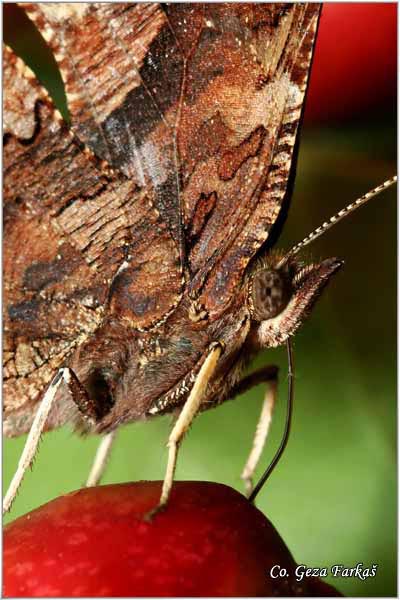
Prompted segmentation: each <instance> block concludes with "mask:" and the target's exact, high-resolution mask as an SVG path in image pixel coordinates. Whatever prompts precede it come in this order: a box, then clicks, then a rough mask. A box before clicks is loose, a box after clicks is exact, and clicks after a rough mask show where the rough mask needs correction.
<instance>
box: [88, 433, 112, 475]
mask: <svg viewBox="0 0 400 600" xmlns="http://www.w3.org/2000/svg"><path fill="white" fill-rule="evenodd" d="M116 435H117V430H116V429H115V430H114V431H111V432H110V433H106V435H104V436H103V438H102V439H101V442H100V444H99V446H98V448H97V451H96V456H95V457H94V461H93V464H92V468H91V469H90V473H89V476H88V478H87V481H86V487H94V486H95V485H97V484H98V483H99V482H100V480H101V478H102V477H103V475H104V471H105V469H106V466H107V462H108V459H109V458H110V454H111V450H112V447H113V444H114V441H115V438H116Z"/></svg>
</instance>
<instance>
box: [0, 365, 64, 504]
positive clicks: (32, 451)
mask: <svg viewBox="0 0 400 600" xmlns="http://www.w3.org/2000/svg"><path fill="white" fill-rule="evenodd" d="M70 379H71V376H70V370H69V369H68V368H62V369H60V370H59V371H58V373H57V374H56V375H55V377H54V378H53V380H52V382H51V383H50V385H49V387H48V388H47V390H46V392H45V394H44V396H43V399H42V401H41V402H40V405H39V408H38V411H37V413H36V415H35V418H34V420H33V423H32V426H31V429H30V431H29V434H28V438H27V440H26V442H25V446H24V449H23V451H22V454H21V458H20V459H19V463H18V467H17V470H16V472H15V474H14V477H13V478H12V480H11V483H10V485H9V487H8V490H7V493H6V495H5V497H4V501H3V513H5V512H7V511H8V510H9V509H10V507H11V504H12V503H13V501H14V498H15V496H16V495H17V492H18V489H19V486H20V485H21V482H22V479H23V478H24V475H25V473H26V471H27V469H28V468H29V467H30V465H31V464H32V461H33V459H34V457H35V455H36V452H37V448H38V445H39V441H40V436H41V435H42V433H43V429H44V427H45V424H46V421H47V417H48V416H49V413H50V410H51V408H52V406H53V403H54V398H55V396H56V393H57V390H58V388H59V387H60V385H61V383H62V382H63V381H64V382H65V383H67V385H69V382H70Z"/></svg>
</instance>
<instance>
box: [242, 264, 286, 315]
mask: <svg viewBox="0 0 400 600" xmlns="http://www.w3.org/2000/svg"><path fill="white" fill-rule="evenodd" d="M290 291H291V290H290V285H289V283H288V281H287V280H286V278H284V277H283V275H282V274H281V273H280V272H279V271H272V270H270V269H265V270H264V271H259V272H258V273H256V274H255V275H254V277H253V282H252V289H251V302H252V305H253V317H254V319H256V320H258V321H265V320H267V319H272V318H273V317H276V316H277V315H279V313H281V312H282V311H283V310H284V308H285V307H286V306H287V304H288V302H289V300H290Z"/></svg>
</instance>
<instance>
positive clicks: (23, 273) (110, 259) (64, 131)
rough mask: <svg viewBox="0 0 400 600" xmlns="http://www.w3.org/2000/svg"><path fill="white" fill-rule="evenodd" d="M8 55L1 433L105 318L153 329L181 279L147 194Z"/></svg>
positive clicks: (18, 427) (23, 418)
mask: <svg viewBox="0 0 400 600" xmlns="http://www.w3.org/2000/svg"><path fill="white" fill-rule="evenodd" d="M3 56H4V65H3V75H4V78H3V84H4V155H3V159H4V190H3V191H4V245H3V256H4V261H3V268H4V271H3V272H4V287H3V291H4V294H3V307H4V333H5V340H4V378H5V382H4V407H5V431H6V433H7V434H9V435H17V434H19V433H22V432H23V431H26V430H27V429H28V428H29V425H30V422H31V419H32V416H33V414H34V410H35V404H36V402H37V400H38V399H39V398H40V396H41V394H42V392H43V390H44V388H45V386H46V385H47V384H48V382H49V381H50V380H51V378H52V376H53V375H54V374H55V372H56V369H57V368H58V367H59V366H60V365H61V364H63V363H64V362H65V361H66V360H67V358H68V357H69V355H70V354H71V352H72V351H73V350H74V349H75V348H76V347H77V346H78V345H79V344H81V343H82V342H83V341H84V340H85V339H87V337H88V336H90V335H91V334H92V333H93V332H94V331H95V330H96V328H97V327H98V326H99V325H100V323H101V322H102V320H103V318H104V313H105V312H107V313H108V314H111V315H112V316H114V317H116V318H119V319H122V320H124V321H126V322H127V324H128V326H130V327H136V328H140V327H148V326H151V325H153V324H154V323H157V322H158V321H159V320H160V319H162V318H163V317H164V316H165V314H167V312H168V311H169V310H170V309H171V307H173V306H174V303H176V302H177V299H178V292H179V288H180V286H181V278H180V274H179V270H178V269H177V268H176V264H177V262H179V261H178V255H177V251H176V244H175V243H174V241H173V239H172V237H171V235H170V233H169V231H168V229H167V227H166V226H165V224H164V223H163V222H162V220H161V219H160V217H159V215H158V214H157V212H156V211H155V210H154V208H153V206H152V203H151V199H150V198H149V197H148V196H147V195H146V190H138V189H137V187H136V185H135V183H134V182H132V181H130V180H128V179H126V178H125V177H123V176H121V175H119V174H114V173H113V172H112V171H110V170H109V169H107V168H105V167H104V165H103V164H101V162H100V161H99V160H98V159H96V158H95V157H94V156H93V155H92V154H91V152H90V151H89V150H88V149H87V148H85V147H84V146H83V145H82V143H81V142H80V141H79V140H77V139H76V137H75V136H74V135H73V134H71V133H70V132H69V130H68V127H67V126H66V124H65V123H64V122H63V121H62V119H61V116H60V115H59V113H57V111H56V110H55V108H54V106H53V104H52V102H51V100H50V99H49V97H48V96H47V94H46V92H45V91H44V90H43V89H42V88H41V86H40V85H39V83H38V82H37V80H36V79H35V77H34V75H33V73H32V72H31V71H30V70H29V69H28V68H27V67H26V66H25V65H24V64H23V62H22V61H21V60H20V59H18V58H17V57H16V56H15V55H14V54H13V52H12V51H11V50H10V49H8V48H5V50H4V55H3ZM132 273H134V274H135V277H134V278H133V277H132ZM155 274H156V275H157V278H156V277H155ZM127 293H128V296H129V301H128V302H125V296H126V295H127ZM159 293H160V294H161V298H159V297H158V294H159ZM145 294H147V296H146V295H145ZM147 298H150V301H148V300H147ZM152 299H154V301H153V302H152ZM106 309H107V311H106ZM60 410H61V412H60V415H59V420H60V421H62V420H64V419H65V415H63V414H62V412H63V411H62V409H60ZM56 424H57V423H56V421H54V422H53V426H55V425H56Z"/></svg>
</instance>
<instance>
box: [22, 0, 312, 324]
mask: <svg viewBox="0 0 400 600" xmlns="http://www.w3.org/2000/svg"><path fill="white" fill-rule="evenodd" d="M24 7H25V10H27V12H28V15H29V16H30V17H31V18H32V19H33V20H34V21H35V23H36V24H37V26H38V27H39V29H40V30H41V31H42V33H43V35H44V37H45V38H46V40H47V41H48V43H49V44H50V46H51V47H52V49H53V51H54V53H55V57H56V59H57V61H58V64H59V66H60V70H61V73H62V76H63V79H64V82H65V86H66V92H67V97H68V103H69V108H70V112H71V120H72V126H73V129H74V131H75V132H76V134H77V136H78V137H79V138H80V139H82V140H83V141H84V142H85V143H87V144H88V145H89V147H90V148H91V149H92V150H93V151H94V152H95V153H96V155H98V156H100V157H102V158H104V159H106V160H107V161H108V162H109V163H110V164H111V165H112V166H113V167H115V168H118V169H120V170H121V171H122V172H123V173H125V174H126V175H127V176H129V177H130V178H133V179H134V180H135V181H136V182H137V184H138V185H139V186H142V185H143V184H144V182H147V183H149V182H151V184H152V186H153V188H154V197H155V200H154V201H155V205H156V207H157V210H158V211H159V213H160V214H161V217H162V219H163V220H164V222H165V223H166V224H167V225H168V227H169V230H170V231H171V234H172V236H173V238H174V240H175V242H176V243H177V246H178V248H179V254H180V258H181V266H182V265H185V267H186V275H187V284H188V287H189V291H190V294H191V296H192V298H198V299H199V300H200V301H201V303H202V304H203V305H204V306H205V308H206V310H207V311H208V312H209V315H210V318H211V319H213V318H217V317H218V316H219V315H220V314H221V312H222V311H224V310H226V308H227V306H228V304H229V302H230V300H231V299H232V297H233V295H234V293H235V289H236V288H237V286H238V285H239V283H240V281H241V279H242V277H243V272H244V269H245V267H246V265H247V264H248V262H249V261H250V259H251V258H252V257H253V256H254V254H255V253H256V252H257V251H258V250H259V248H260V247H261V246H262V245H263V244H264V243H265V241H266V239H267V238H268V236H269V234H270V231H271V228H272V226H273V225H274V223H275V222H276V221H277V218H278V215H279V213H280V210H281V207H282V204H283V200H284V197H285V191H286V189H287V183H288V177H289V172H290V168H291V164H292V159H293V149H294V146H295V141H296V135H297V130H298V124H299V121H300V116H301V112H302V106H303V100H304V95H305V90H306V84H307V78H308V73H309V69H310V62H311V57H312V50H313V44H314V39H315V35H316V29H317V22H318V16H319V11H320V6H319V5H318V4H301V3H296V4H290V3H285V4H284V3H282V4H279V3H265V4H243V3H236V4H235V3H208V4H197V3H187V4H178V3H173V4H160V5H158V4H153V3H151V4H127V3H120V4H119V3H116V4H114V3H84V4H72V3H71V4H63V3H61V4H59V5H57V4H51V3H49V4H46V3H44V4H43V3H42V4H35V5H33V4H27V5H24Z"/></svg>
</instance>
